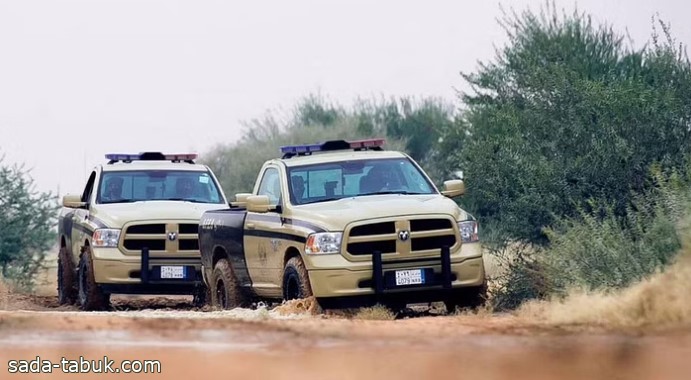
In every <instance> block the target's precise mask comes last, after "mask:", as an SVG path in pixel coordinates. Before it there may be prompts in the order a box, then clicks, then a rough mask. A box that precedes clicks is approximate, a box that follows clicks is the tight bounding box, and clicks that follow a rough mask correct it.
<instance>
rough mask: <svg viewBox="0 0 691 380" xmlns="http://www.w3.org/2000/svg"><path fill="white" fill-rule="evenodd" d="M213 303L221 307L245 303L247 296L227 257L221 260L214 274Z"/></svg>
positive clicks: (233, 306) (232, 306) (227, 307)
mask: <svg viewBox="0 0 691 380" xmlns="http://www.w3.org/2000/svg"><path fill="white" fill-rule="evenodd" d="M212 279H213V281H212V283H211V284H212V286H213V288H212V289H211V304H212V305H213V306H214V307H219V308H221V309H233V308H236V307H242V306H244V305H245V303H246V301H245V297H244V295H243V294H242V290H241V289H240V285H239V284H238V282H237V279H236V278H235V274H234V273H233V269H232V268H231V266H230V263H229V262H228V260H226V259H221V260H219V261H218V262H217V263H216V265H215V266H214V271H213V274H212Z"/></svg>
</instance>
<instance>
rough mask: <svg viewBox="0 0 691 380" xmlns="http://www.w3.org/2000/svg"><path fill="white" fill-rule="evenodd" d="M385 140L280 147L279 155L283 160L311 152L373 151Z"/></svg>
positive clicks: (328, 142) (333, 141)
mask: <svg viewBox="0 0 691 380" xmlns="http://www.w3.org/2000/svg"><path fill="white" fill-rule="evenodd" d="M385 141H386V140H385V139H382V138H377V139H365V140H352V141H344V140H332V141H325V142H322V143H318V144H303V145H285V146H282V147H281V153H283V158H290V157H293V156H297V155H307V154H312V153H313V152H326V151H334V150H345V149H354V150H364V149H373V150H381V147H382V146H383V145H384V142H385Z"/></svg>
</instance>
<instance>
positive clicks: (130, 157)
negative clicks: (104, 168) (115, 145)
mask: <svg viewBox="0 0 691 380" xmlns="http://www.w3.org/2000/svg"><path fill="white" fill-rule="evenodd" d="M139 157H140V155H139V154H126V153H109V154H106V159H108V160H111V161H134V160H138V159H139Z"/></svg>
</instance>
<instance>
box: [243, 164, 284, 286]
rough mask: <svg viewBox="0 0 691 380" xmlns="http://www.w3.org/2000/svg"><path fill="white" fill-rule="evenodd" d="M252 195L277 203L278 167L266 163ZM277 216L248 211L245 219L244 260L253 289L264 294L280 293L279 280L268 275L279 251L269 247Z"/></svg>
mask: <svg viewBox="0 0 691 380" xmlns="http://www.w3.org/2000/svg"><path fill="white" fill-rule="evenodd" d="M255 193H256V195H266V196H268V197H269V200H270V202H271V204H274V205H281V204H282V199H283V197H282V196H281V174H280V171H279V170H278V168H276V167H274V166H268V167H267V168H266V169H265V170H264V172H263V173H262V174H261V182H260V183H259V187H258V188H257V189H256V191H255ZM280 230H281V217H280V215H279V214H278V213H276V212H273V211H270V212H267V213H256V212H248V213H247V220H246V222H245V238H244V245H245V259H246V260H247V267H248V270H249V271H250V276H252V283H253V286H254V287H255V290H256V291H257V292H258V293H260V294H261V295H264V296H274V295H279V296H280V285H279V284H280V279H279V280H278V281H277V280H276V279H275V278H272V274H273V273H275V268H273V267H274V266H275V262H276V256H277V255H281V253H279V252H276V250H275V249H274V248H273V247H275V246H276V242H277V241H278V240H279V237H280V235H279V232H280Z"/></svg>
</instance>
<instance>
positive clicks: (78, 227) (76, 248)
mask: <svg viewBox="0 0 691 380" xmlns="http://www.w3.org/2000/svg"><path fill="white" fill-rule="evenodd" d="M95 181H96V172H95V171H94V172H92V173H91V176H89V180H88V181H87V182H86V187H84V192H83V193H82V199H81V201H82V202H86V207H85V208H78V209H76V210H75V211H74V213H72V223H73V224H72V252H73V253H75V254H77V255H78V254H79V253H80V252H81V248H82V246H83V245H84V241H86V240H87V239H89V238H91V235H92V233H93V231H92V230H91V227H89V226H88V224H89V223H88V222H89V207H90V206H91V205H90V202H91V198H92V197H91V194H92V193H93V189H94V182H95Z"/></svg>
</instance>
